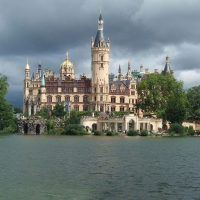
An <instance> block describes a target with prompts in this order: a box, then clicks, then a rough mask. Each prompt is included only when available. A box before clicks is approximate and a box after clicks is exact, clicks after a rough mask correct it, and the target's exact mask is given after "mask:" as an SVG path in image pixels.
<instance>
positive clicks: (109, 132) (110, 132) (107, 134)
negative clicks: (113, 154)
mask: <svg viewBox="0 0 200 200" xmlns="http://www.w3.org/2000/svg"><path fill="white" fill-rule="evenodd" d="M116 135H118V133H117V132H113V131H107V132H106V136H116Z"/></svg>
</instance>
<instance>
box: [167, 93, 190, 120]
mask: <svg viewBox="0 0 200 200" xmlns="http://www.w3.org/2000/svg"><path fill="white" fill-rule="evenodd" d="M179 92H180V93H179ZM179 92H176V93H173V94H172V95H171V96H170V98H169V99H168V101H167V106H166V110H165V113H166V119H167V120H168V121H170V122H171V123H178V124H182V123H183V121H184V120H185V119H186V118H187V108H186V105H187V97H186V94H185V93H184V91H179Z"/></svg>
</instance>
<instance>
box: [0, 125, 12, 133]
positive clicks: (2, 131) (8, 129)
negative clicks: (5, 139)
mask: <svg viewBox="0 0 200 200" xmlns="http://www.w3.org/2000/svg"><path fill="white" fill-rule="evenodd" d="M14 132H15V129H14V128H13V127H12V126H9V127H6V128H4V129H3V130H0V134H11V133H14Z"/></svg>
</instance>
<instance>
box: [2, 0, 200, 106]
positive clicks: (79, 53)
mask: <svg viewBox="0 0 200 200" xmlns="http://www.w3.org/2000/svg"><path fill="white" fill-rule="evenodd" d="M100 6H101V7H102V9H101V10H102V16H103V20H104V36H105V39H107V38H109V39H110V42H111V49H110V72H112V73H114V74H117V73H118V67H119V65H121V67H122V72H123V73H124V74H125V73H126V72H127V66H128V61H130V62H131V69H132V70H134V69H137V70H139V67H140V65H141V64H143V66H144V69H145V68H148V69H149V70H150V71H153V70H154V69H158V70H159V71H161V70H162V69H163V68H164V66H165V57H166V55H169V57H170V65H171V68H172V69H173V70H174V72H175V77H176V78H177V79H180V80H183V81H184V87H185V88H187V87H192V86H195V85H199V84H198V78H195V77H198V75H199V63H200V60H199V59H200V58H199V53H200V48H199V43H200V37H199V35H200V27H199V20H200V12H199V8H200V2H199V1H198V0H193V1H186V0H176V1H174V0H168V1H160V0H140V1H132V0H124V1H107V0H102V1H101V2H99V1H97V0H76V1H63V0H57V1H54V0H35V1H30V0H18V1H12V2H11V1H0V30H1V31H0V44H1V45H0V73H2V74H5V75H7V76H8V80H9V84H10V87H9V93H8V95H7V99H8V101H9V102H14V105H16V106H17V105H19V106H20V105H21V104H22V93H23V79H24V67H25V65H26V60H27V57H28V60H29V65H30V67H31V73H32V72H35V71H36V70H37V65H38V62H39V61H41V63H42V67H43V69H45V68H50V69H52V70H53V71H55V74H56V75H58V73H59V67H60V64H61V63H62V62H63V61H64V59H65V53H66V52H67V51H68V52H69V59H70V60H71V62H73V64H74V67H75V74H76V77H77V78H79V75H80V74H83V73H85V74H86V75H87V76H88V77H90V76H91V60H90V59H91V52H90V41H91V38H92V37H94V38H95V36H96V33H97V27H98V24H97V21H98V17H99V7H100ZM186 72H187V73H186ZM187 75H188V76H187ZM190 75H191V76H192V77H194V78H193V79H192V80H189V79H190V78H188V77H190ZM193 84H194V85H193ZM15 91H16V93H15Z"/></svg>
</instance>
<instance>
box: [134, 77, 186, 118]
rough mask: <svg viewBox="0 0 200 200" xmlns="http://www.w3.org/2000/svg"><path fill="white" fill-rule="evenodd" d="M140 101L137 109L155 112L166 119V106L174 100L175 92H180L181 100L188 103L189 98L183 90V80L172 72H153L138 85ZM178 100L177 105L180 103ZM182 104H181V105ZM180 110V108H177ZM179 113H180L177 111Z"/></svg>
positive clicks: (184, 103)
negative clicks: (179, 79) (172, 74)
mask: <svg viewBox="0 0 200 200" xmlns="http://www.w3.org/2000/svg"><path fill="white" fill-rule="evenodd" d="M137 93H138V101H137V104H136V105H135V106H136V108H137V109H139V108H140V109H141V110H142V111H143V112H144V113H154V114H156V115H157V117H161V118H162V119H163V120H164V121H165V120H168V119H167V117H169V115H166V108H167V105H168V108H169V104H168V101H169V100H170V99H171V100H170V101H172V98H173V97H175V96H173V95H174V94H178V95H179V98H180V101H179V103H182V104H183V105H182V106H184V105H186V103H187V100H186V96H185V92H184V90H183V82H181V81H180V82H179V81H177V80H176V79H175V78H174V77H173V76H171V75H170V74H167V75H165V76H164V75H162V74H157V73H152V74H148V75H145V77H144V78H143V79H142V81H141V82H140V83H138V85H137ZM179 103H178V102H177V106H178V104H179ZM180 106H181V105H180ZM176 112H179V109H177V110H176ZM177 114H178V113H177Z"/></svg>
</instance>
